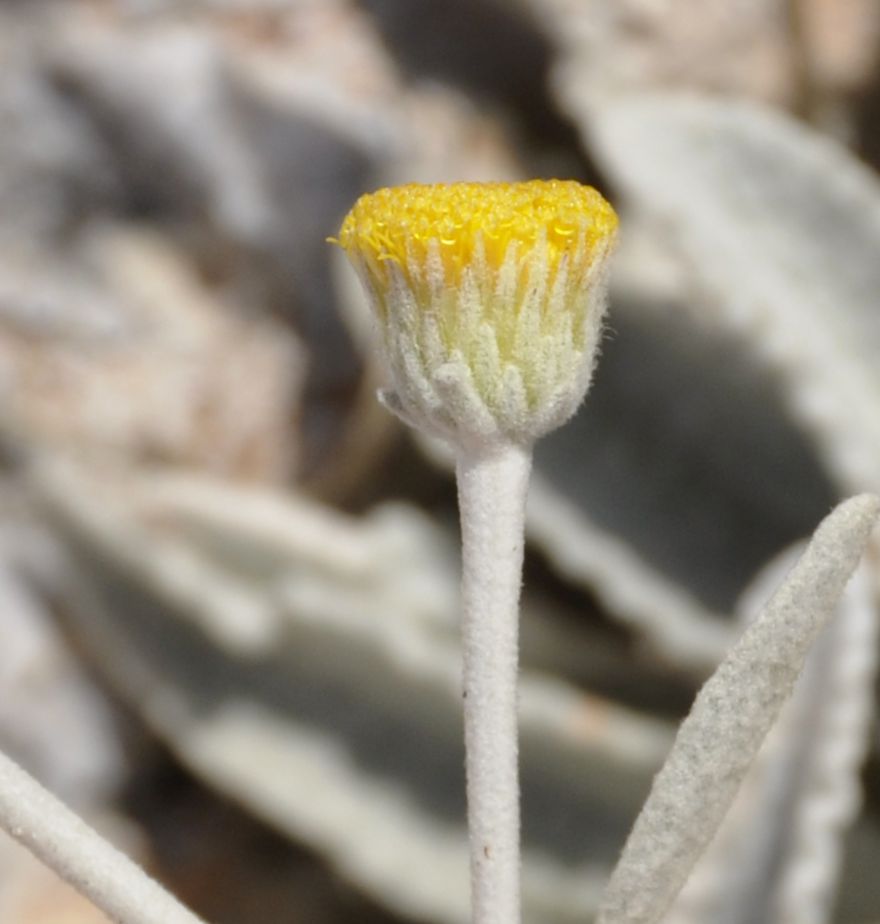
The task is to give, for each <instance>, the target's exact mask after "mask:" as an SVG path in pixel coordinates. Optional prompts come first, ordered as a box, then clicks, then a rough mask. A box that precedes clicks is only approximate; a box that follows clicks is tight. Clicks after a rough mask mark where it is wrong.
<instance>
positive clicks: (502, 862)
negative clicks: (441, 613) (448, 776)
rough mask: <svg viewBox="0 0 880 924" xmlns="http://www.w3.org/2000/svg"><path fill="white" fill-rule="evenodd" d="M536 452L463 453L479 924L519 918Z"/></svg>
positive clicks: (464, 618) (464, 625) (469, 746)
mask: <svg viewBox="0 0 880 924" xmlns="http://www.w3.org/2000/svg"><path fill="white" fill-rule="evenodd" d="M531 456H532V454H531V450H530V449H524V448H523V447H520V446H517V445H508V446H503V447H499V448H493V449H492V450H490V451H484V452H465V453H461V454H460V455H459V457H458V463H457V466H456V474H457V480H458V504H459V511H460V515H461V533H462V561H463V567H462V615H461V632H462V650H463V660H464V665H463V668H464V670H463V689H462V695H463V698H464V730H465V754H466V756H465V768H466V775H467V800H468V830H469V833H470V842H471V883H472V887H471V888H472V897H471V901H472V904H473V918H474V921H477V922H480V924H510V922H515V921H519V920H520V907H519V870H520V856H519V841H520V837H519V828H520V825H519V776H518V769H517V768H518V764H517V712H516V703H517V698H516V678H517V666H518V648H519V644H518V639H519V591H520V580H521V574H522V561H523V524H524V517H525V502H526V491H527V489H528V479H529V471H530V468H531Z"/></svg>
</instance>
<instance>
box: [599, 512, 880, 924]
mask: <svg viewBox="0 0 880 924" xmlns="http://www.w3.org/2000/svg"><path fill="white" fill-rule="evenodd" d="M878 513H880V499H878V498H877V497H875V496H873V495H861V496H858V497H855V498H852V499H850V500H848V501H845V502H844V503H843V504H841V505H840V506H839V507H838V508H837V509H836V510H835V511H834V512H833V513H832V514H831V515H829V516H828V517H827V518H826V519H825V520H824V521H823V522H822V523H821V524H820V525H819V527H818V529H817V530H816V532H815V534H814V536H813V539H812V541H811V542H810V544H809V545H808V547H807V549H806V551H805V552H804V554H803V555H802V556H801V557H800V559H799V560H798V562H797V564H796V565H795V566H794V568H792V570H791V572H790V573H789V574H788V576H787V577H786V579H785V581H784V582H783V583H782V585H781V586H780V587H779V589H778V590H777V591H776V592H775V593H774V595H773V596H772V597H771V598H770V600H769V601H768V602H767V604H766V606H765V607H764V610H763V611H762V613H761V614H760V615H759V616H758V618H757V619H756V620H755V621H754V622H753V623H752V624H751V625H750V626H749V627H748V628H747V629H746V630H745V631H744V632H743V634H742V636H741V637H740V638H739V640H738V641H737V643H736V644H735V645H734V647H733V648H732V649H731V651H730V652H729V653H728V655H727V656H726V657H725V659H724V661H722V663H721V665H720V666H719V667H718V669H717V671H716V672H715V673H714V674H713V675H712V677H711V678H710V679H709V680H708V681H707V683H706V684H705V685H704V686H703V688H702V690H701V691H700V693H699V694H698V696H697V699H696V701H695V703H694V706H693V708H692V710H691V712H690V714H689V715H688V717H687V718H686V719H685V721H684V722H683V723H682V725H681V728H680V729H679V732H678V735H677V737H676V741H675V744H674V745H673V748H672V751H671V753H670V755H669V757H668V758H667V760H666V763H665V764H664V766H663V769H662V770H661V771H660V773H659V774H658V775H657V777H656V778H655V780H654V785H653V787H652V789H651V794H650V795H649V797H648V800H647V802H646V803H645V806H644V808H643V809H642V812H641V814H640V815H639V817H638V819H637V820H636V824H635V826H634V828H633V831H632V833H631V834H630V837H629V840H628V841H627V844H626V846H625V848H624V851H623V855H622V857H621V860H620V862H619V864H618V866H617V868H616V869H615V872H614V873H613V875H612V877H611V881H610V883H609V885H608V889H607V891H606V893H605V895H604V897H603V899H602V905H601V908H600V912H599V917H598V919H597V920H598V922H599V924H655V922H657V921H660V920H661V918H662V916H663V915H664V914H665V913H666V911H667V910H668V909H669V907H670V905H671V904H672V902H673V900H674V899H675V897H676V895H677V894H678V892H679V891H680V889H681V888H682V886H683V885H684V883H685V881H686V880H687V878H688V876H689V875H690V873H691V870H692V869H693V867H694V865H695V864H696V862H697V861H698V859H699V858H700V856H701V855H702V853H703V852H704V851H705V849H706V847H707V846H708V844H709V843H710V842H711V840H712V838H713V837H714V836H715V833H716V832H717V830H718V828H719V826H720V824H721V822H722V819H723V818H724V816H725V813H726V812H727V811H728V809H729V808H730V805H731V803H732V802H733V799H734V797H735V795H736V793H737V790H738V789H739V787H740V785H741V783H742V781H743V779H744V778H745V775H746V773H747V771H748V769H749V767H750V765H751V763H752V761H753V759H754V757H755V755H756V753H757V752H758V749H759V748H760V746H761V744H762V742H763V740H764V738H765V737H766V735H767V733H768V731H769V730H770V728H771V727H772V725H773V723H774V722H775V720H776V718H777V716H778V714H779V712H780V710H781V708H782V706H783V705H784V703H785V702H786V700H787V699H788V697H789V696H790V694H791V692H792V689H793V687H794V684H795V681H796V680H797V677H798V675H799V674H800V671H801V668H802V666H803V662H804V659H805V658H806V655H807V653H808V651H809V649H810V646H811V645H812V643H813V642H814V640H815V639H816V637H817V635H818V633H819V632H820V631H821V629H822V628H823V627H824V625H825V624H826V623H827V621H828V620H829V619H830V617H831V616H832V615H833V613H834V611H835V610H836V607H837V603H838V600H839V598H840V595H841V594H842V593H843V590H844V588H845V586H846V583H847V581H848V580H849V578H850V576H851V575H852V573H853V571H854V570H855V567H856V565H857V564H858V560H859V557H860V556H861V554H862V552H863V551H864V549H865V546H866V544H867V542H868V540H869V537H870V534H871V530H872V529H873V527H874V525H875V523H876V521H877V516H878Z"/></svg>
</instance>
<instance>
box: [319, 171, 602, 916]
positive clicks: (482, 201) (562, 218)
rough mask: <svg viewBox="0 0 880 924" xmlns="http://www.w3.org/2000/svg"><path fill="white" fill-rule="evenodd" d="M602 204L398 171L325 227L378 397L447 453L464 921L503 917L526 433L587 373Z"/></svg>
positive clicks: (515, 868)
mask: <svg viewBox="0 0 880 924" xmlns="http://www.w3.org/2000/svg"><path fill="white" fill-rule="evenodd" d="M616 229H617V217H616V215H615V214H614V211H613V209H612V208H611V206H610V205H608V203H607V202H606V201H605V200H604V199H603V198H602V196H600V195H599V193H598V192H596V190H594V189H591V188H590V187H587V186H582V185H580V184H579V183H574V182H567V181H559V180H550V181H541V180H533V181H530V182H526V183H454V184H450V185H442V184H441V185H436V186H420V185H410V186H403V187H397V188H393V189H382V190H379V191H378V192H375V193H371V194H369V195H366V196H362V197H361V198H360V199H359V200H358V201H357V202H356V203H355V205H354V208H352V210H351V212H350V213H349V214H348V216H347V217H346V219H345V221H344V222H343V225H342V228H341V230H340V232H339V238H338V240H337V241H336V243H338V244H340V245H341V246H342V247H343V248H344V249H345V251H346V253H347V255H348V257H349V259H350V260H351V262H352V263H353V265H354V267H355V269H356V270H357V271H358V273H359V275H360V277H361V280H362V282H363V284H364V288H365V289H366V292H367V294H368V296H369V299H370V301H371V303H372V308H373V311H374V315H375V317H376V319H377V321H378V324H379V328H380V332H381V335H382V339H381V342H382V347H383V350H384V353H385V357H386V360H387V363H388V366H389V369H390V372H391V384H392V388H391V389H390V390H389V391H387V392H385V393H384V394H383V395H382V396H381V397H382V400H383V401H384V403H385V404H386V405H387V406H388V407H389V408H390V409H391V410H392V411H394V412H395V413H397V414H398V415H399V416H400V417H401V418H402V419H403V420H405V421H406V422H407V423H409V424H411V425H412V426H415V427H418V428H419V429H421V430H423V431H424V432H425V433H427V434H429V435H432V436H436V437H440V438H442V439H444V440H446V441H447V442H448V443H449V444H450V446H451V447H452V448H453V450H454V452H455V456H456V477H457V481H458V496H459V512H460V519H461V533H462V623H461V628H462V649H463V662H464V663H463V690H462V692H463V696H464V718H465V746H466V758H465V763H466V774H467V795H468V829H469V832H470V850H471V893H472V908H473V916H472V920H473V922H474V924H518V922H519V921H520V920H521V914H520V884H519V880H520V848H519V840H520V838H519V780H518V767H517V714H516V678H517V662H518V622H519V593H520V583H521V580H522V560H523V541H524V540H523V533H524V518H525V502H526V493H527V490H528V479H529V472H530V470H531V460H532V446H533V445H534V442H535V440H536V439H538V438H539V437H540V436H542V435H543V434H545V433H547V432H549V431H550V430H552V429H554V428H555V427H557V426H559V425H560V424H562V423H563V422H565V421H566V420H567V419H568V418H569V417H570V416H571V415H572V414H573V413H574V412H575V410H576V409H577V407H578V406H579V404H580V403H581V401H582V400H583V397H584V395H585V393H586V391H587V388H588V386H589V383H590V378H591V376H592V371H593V365H594V361H595V356H596V348H597V345H598V341H599V336H600V333H601V322H602V316H603V313H604V305H605V288H606V286H605V279H606V273H607V263H608V256H609V255H610V252H611V250H612V248H613V243H614V237H615V232H616Z"/></svg>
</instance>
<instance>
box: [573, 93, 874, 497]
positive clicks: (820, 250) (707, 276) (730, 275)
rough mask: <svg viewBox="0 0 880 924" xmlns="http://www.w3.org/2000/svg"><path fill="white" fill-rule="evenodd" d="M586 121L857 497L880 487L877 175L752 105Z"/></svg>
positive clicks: (613, 107) (690, 102)
mask: <svg viewBox="0 0 880 924" xmlns="http://www.w3.org/2000/svg"><path fill="white" fill-rule="evenodd" d="M571 103H572V105H573V106H574V107H575V108H576V107H577V105H578V103H577V101H576V100H572V101H571ZM579 114H580V115H583V116H585V117H586V118H587V119H589V128H590V140H591V142H595V145H596V148H595V149H596V151H597V154H598V156H599V157H600V158H601V160H602V162H603V165H604V167H605V168H606V170H607V171H608V173H609V176H610V177H611V179H612V180H614V181H615V182H616V183H617V184H618V185H619V187H620V188H621V189H622V190H623V191H624V193H625V194H626V195H627V196H628V197H629V204H630V205H631V206H632V207H633V208H635V209H637V210H638V211H639V212H640V213H641V214H642V215H652V216H653V217H654V218H655V219H656V218H659V219H660V220H661V221H662V224H663V228H664V233H665V234H666V235H667V236H668V237H671V238H673V239H675V240H676V241H677V243H678V245H679V246H680V247H681V248H682V250H683V253H684V254H685V255H686V256H687V257H688V258H689V259H690V261H691V262H692V264H693V269H694V271H695V272H696V273H697V274H698V275H699V277H700V278H701V280H702V282H703V283H704V284H705V285H706V286H707V287H708V288H709V289H710V290H711V292H712V294H713V296H714V298H713V299H712V300H711V301H712V302H713V304H709V305H707V306H706V310H707V312H708V313H709V314H710V316H712V317H713V319H714V321H715V322H716V323H718V324H720V325H722V326H724V327H726V328H727V329H729V330H734V331H737V332H738V333H739V334H740V335H741V336H743V337H744V338H745V339H746V341H747V342H749V343H750V344H751V346H752V348H753V349H754V351H755V353H756V355H759V356H762V357H763V358H764V360H765V361H766V362H767V363H768V364H770V365H771V366H772V367H773V368H774V369H776V370H778V371H779V372H780V373H781V374H782V379H783V382H784V384H785V387H786V391H787V397H788V401H789V403H790V405H791V408H792V410H793V412H794V414H795V417H796V418H797V419H798V420H799V421H800V422H801V423H802V425H804V426H806V427H807V428H808V429H809V430H810V431H812V433H813V436H814V438H815V439H816V442H817V444H818V446H819V448H820V450H821V451H822V453H823V455H824V457H825V459H826V461H827V463H828V464H829V465H830V467H831V469H832V471H833V472H834V473H835V474H836V475H837V477H838V479H839V480H840V481H841V482H842V483H843V484H844V485H845V486H846V490H848V491H851V490H866V489H868V490H874V489H876V488H877V487H878V486H880V416H878V415H877V413H876V408H877V405H878V402H880V373H878V369H880V366H878V364H877V362H876V356H877V353H878V349H880V315H878V313H877V293H878V292H880V261H878V260H877V259H876V255H877V253H878V250H880V186H878V184H877V180H876V178H875V177H874V176H873V175H872V174H871V173H870V172H869V171H868V170H866V169H865V168H864V167H862V166H861V165H860V164H859V163H858V162H857V161H856V160H855V159H854V158H853V157H852V156H851V155H850V154H849V153H848V152H847V151H845V150H844V149H843V148H841V147H840V146H838V145H836V144H835V143H833V142H832V141H829V140H828V139H826V138H823V137H821V136H820V135H818V134H817V133H815V132H813V131H811V130H810V129H808V128H806V127H805V126H803V125H800V124H798V123H796V122H795V121H794V120H792V119H789V118H787V117H785V116H783V115H780V114H778V113H771V112H769V111H767V110H764V109H762V108H760V107H757V106H754V105H751V104H746V103H740V102H731V101H729V100H723V101H721V100H716V99H702V98H699V97H694V96H682V95H673V94H667V95H660V94H658V95H643V96H638V97H632V98H629V99H626V100H622V101H615V102H614V103H613V104H608V105H607V106H603V107H600V108H598V109H595V110H594V109H589V110H588V111H585V112H582V113H579Z"/></svg>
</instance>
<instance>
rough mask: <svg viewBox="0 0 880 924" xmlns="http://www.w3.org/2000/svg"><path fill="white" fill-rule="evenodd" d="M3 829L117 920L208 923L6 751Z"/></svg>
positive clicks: (1, 773)
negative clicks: (87, 822)
mask: <svg viewBox="0 0 880 924" xmlns="http://www.w3.org/2000/svg"><path fill="white" fill-rule="evenodd" d="M0 827H2V828H4V829H5V830H6V831H7V832H8V833H9V834H11V835H12V837H14V838H15V839H16V840H18V841H20V842H21V843H22V844H23V845H24V846H25V847H27V848H28V849H29V850H30V851H31V852H32V853H33V854H34V855H35V856H37V857H38V858H39V859H40V860H42V861H43V862H44V863H45V864H46V866H48V867H50V868H51V869H53V870H54V871H55V872H56V873H58V875H59V876H61V878H62V879H65V880H66V881H67V882H69V883H70V884H71V885H72V886H73V887H74V888H75V889H76V890H77V891H79V892H80V893H82V894H83V895H84V896H85V897H86V898H88V899H90V900H91V901H92V902H93V903H94V904H95V905H96V906H97V907H98V908H100V909H101V910H102V911H103V912H104V913H105V914H106V915H107V916H108V917H109V918H110V920H111V921H115V922H117V924H203V922H202V921H201V920H200V919H199V918H198V917H196V915H194V914H193V913H192V912H191V911H188V910H187V909H186V908H185V907H184V906H183V905H181V904H180V902H178V901H177V899H175V898H174V897H173V896H172V895H170V894H169V893H168V892H166V891H165V890H164V889H163V888H162V887H161V886H160V885H159V884H158V883H157V882H156V881H155V880H153V879H151V878H150V877H149V876H148V875H147V874H146V873H145V872H144V871H143V870H142V869H141V868H140V867H139V866H137V864H135V863H133V862H132V861H131V860H129V859H128V857H126V856H125V854H123V853H121V852H120V851H119V850H117V849H116V848H115V847H113V846H112V845H111V844H110V843H108V842H107V841H105V840H104V838H102V837H101V835H100V834H98V833H97V832H96V831H95V830H94V829H92V828H90V827H89V826H88V825H87V824H86V823H85V822H84V821H82V819H80V818H79V817H78V816H77V815H75V814H74V813H73V812H71V811H70V809H68V808H67V807H66V806H65V805H63V804H62V803H61V802H59V801H58V799H56V798H55V797H54V796H53V795H51V793H49V792H47V790H45V789H44V788H43V787H42V786H40V784H39V783H37V781H36V780H34V779H33V778H32V777H31V776H29V775H28V774H27V773H25V771H24V770H22V769H21V767H19V766H18V765H17V764H15V763H14V762H13V761H12V760H10V759H9V758H8V757H7V756H6V755H5V754H2V753H0Z"/></svg>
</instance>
